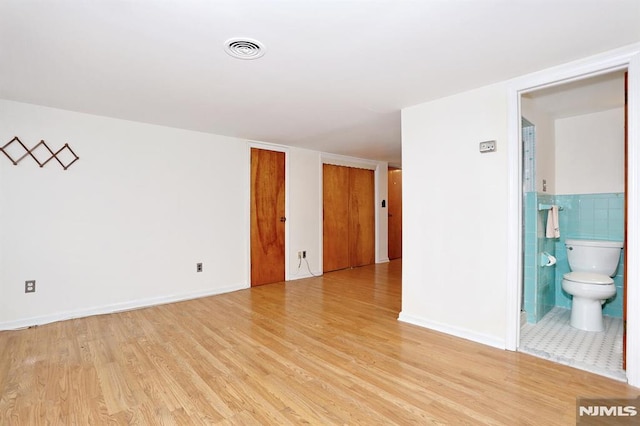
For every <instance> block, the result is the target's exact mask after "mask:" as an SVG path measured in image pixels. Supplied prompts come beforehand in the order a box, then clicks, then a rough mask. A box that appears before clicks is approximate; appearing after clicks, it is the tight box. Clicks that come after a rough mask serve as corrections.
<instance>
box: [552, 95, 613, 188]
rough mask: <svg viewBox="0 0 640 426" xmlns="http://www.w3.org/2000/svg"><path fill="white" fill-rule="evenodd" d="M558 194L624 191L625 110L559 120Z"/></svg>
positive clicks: (556, 129)
mask: <svg viewBox="0 0 640 426" xmlns="http://www.w3.org/2000/svg"><path fill="white" fill-rule="evenodd" d="M555 138H556V152H555V157H556V165H557V166H556V177H557V185H556V194H594V193H609V192H624V109H623V108H615V109H611V110H607V111H602V112H596V113H592V114H585V115H579V116H575V117H569V118H563V119H558V120H556V123H555Z"/></svg>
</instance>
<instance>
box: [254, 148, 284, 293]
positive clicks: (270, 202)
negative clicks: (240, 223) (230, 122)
mask: <svg viewBox="0 0 640 426" xmlns="http://www.w3.org/2000/svg"><path fill="white" fill-rule="evenodd" d="M284 156H285V154H284V153H283V152H277V151H268V150H264V149H257V148H251V285H252V286H257V285H262V284H268V283H274V282H279V281H284V241H285V235H284V224H285V220H286V218H285V216H284V201H285V200H284V195H285V182H284V176H285V157H284Z"/></svg>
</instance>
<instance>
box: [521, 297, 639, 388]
mask: <svg viewBox="0 0 640 426" xmlns="http://www.w3.org/2000/svg"><path fill="white" fill-rule="evenodd" d="M570 318H571V310H569V309H564V308H558V307H555V308H553V309H552V310H551V311H550V312H549V313H547V314H546V315H545V316H544V317H543V318H542V320H540V321H539V322H538V323H537V324H528V323H527V324H524V325H523V326H522V328H521V329H520V347H519V348H518V350H519V351H520V352H524V353H528V354H531V355H535V356H537V357H540V358H545V359H548V360H551V361H553V362H557V363H559V364H564V365H570V366H572V367H575V368H579V369H582V370H587V371H590V372H592V373H596V374H600V375H602V376H606V377H610V378H612V379H616V380H621V381H624V382H626V381H627V375H626V373H625V371H624V370H623V369H622V319H620V318H613V317H608V316H605V317H604V328H605V329H604V331H602V332H594V331H582V330H577V329H575V328H573V327H571V325H569V321H570Z"/></svg>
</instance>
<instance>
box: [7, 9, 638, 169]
mask: <svg viewBox="0 0 640 426" xmlns="http://www.w3.org/2000/svg"><path fill="white" fill-rule="evenodd" d="M232 37H249V38H254V39H257V40H259V41H261V42H262V43H264V45H265V46H266V54H265V55H264V56H263V57H262V58H260V59H258V60H255V61H246V60H238V59H234V58H232V57H230V56H229V55H227V54H226V53H225V52H224V50H223V42H224V41H225V40H227V39H229V38H232ZM638 41H640V1H638V0H475V1H472V0H424V1H418V0H414V1H410V0H371V1H358V0H350V1H348V0H342V1H340V0H324V1H321V0H155V1H153V0H91V1H87V0H38V1H37V0H1V1H0V98H4V99H10V100H16V101H22V102H29V103H35V104H40V105H46V106H52V107H57V108H63V109H68V110H72V111H80V112H86V113H91V114H99V115H104V116H109V117H118V118H123V119H128V120H135V121H141V122H147V123H155V124H161V125H166V126H173V127H179V128H185V129H192V130H199V131H204V132H210V133H217V134H222V135H229V136H236V137H239V138H244V139H251V140H259V141H265V142H273V143H280V144H286V145H293V146H299V147H306V148H310V149H314V150H320V151H327V152H333V153H338V154H345V155H353V156H358V157H364V158H371V159H380V160H387V161H390V162H392V163H397V164H399V163H400V162H401V156H400V109H401V108H403V107H406V106H410V105H415V104H418V103H421V102H425V101H429V100H432V99H437V98H440V97H443V96H447V95H451V94H454V93H459V92H463V91H466V90H469V89H472V88H475V87H479V86H482V85H486V84H490V83H493V82H497V81H502V80H506V79H509V78H512V77H515V76H518V75H522V74H526V73H529V72H533V71H536V70H540V69H544V68H548V67H550V66H553V65H557V64H561V63H564V62H568V61H571V60H574V59H579V58H582V57H586V56H589V55H593V54H596V53H599V52H603V51H606V50H611V49H614V48H616V47H620V46H624V45H628V44H631V43H635V42H638Z"/></svg>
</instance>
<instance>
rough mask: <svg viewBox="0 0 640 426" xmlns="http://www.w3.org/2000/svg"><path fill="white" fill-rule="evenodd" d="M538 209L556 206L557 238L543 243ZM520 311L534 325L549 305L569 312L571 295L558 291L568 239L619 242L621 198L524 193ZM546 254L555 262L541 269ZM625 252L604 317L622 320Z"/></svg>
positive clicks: (543, 218)
mask: <svg viewBox="0 0 640 426" xmlns="http://www.w3.org/2000/svg"><path fill="white" fill-rule="evenodd" d="M538 204H557V205H559V206H561V207H562V211H561V212H560V213H559V219H560V238H555V239H551V238H545V226H546V223H547V214H548V212H547V211H546V210H541V211H540V210H538ZM523 207H524V247H523V248H524V277H523V281H524V309H525V311H526V312H527V322H529V323H536V322H538V321H540V319H542V317H543V316H544V315H545V314H546V313H547V312H549V311H550V310H551V309H552V308H553V307H554V306H559V307H563V308H567V309H570V308H571V296H569V295H568V294H567V293H565V292H564V291H563V290H562V276H563V275H564V274H565V273H567V272H569V271H570V269H569V263H568V261H567V250H566V247H565V245H564V241H565V239H567V238H581V239H594V240H611V241H622V240H623V239H624V194H623V193H607V194H571V195H555V196H554V195H550V194H546V193H536V192H526V193H525V194H524V205H523ZM545 251H546V252H548V253H550V254H552V255H554V256H555V257H556V258H557V260H558V262H557V264H556V265H555V266H553V267H543V266H541V261H540V254H541V253H542V252H545ZM623 259H624V252H623V253H622V255H621V256H620V263H619V264H618V271H617V274H616V276H615V277H613V281H614V283H615V285H616V296H615V297H614V298H613V299H610V300H609V301H607V303H605V305H604V307H603V311H602V312H603V314H604V315H609V316H612V317H617V318H621V317H622V301H623V299H624V288H623V271H624V265H623Z"/></svg>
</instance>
